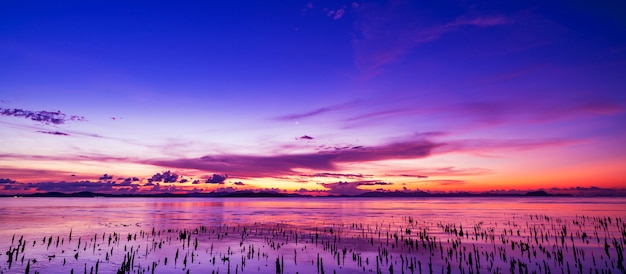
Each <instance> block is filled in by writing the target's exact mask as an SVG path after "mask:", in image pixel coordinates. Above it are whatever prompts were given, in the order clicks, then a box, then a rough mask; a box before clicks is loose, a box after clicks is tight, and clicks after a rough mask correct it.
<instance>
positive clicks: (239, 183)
mask: <svg viewBox="0 0 626 274" xmlns="http://www.w3.org/2000/svg"><path fill="white" fill-rule="evenodd" d="M233 184H235V185H237V186H244V185H246V184H244V183H242V182H234V183H233Z"/></svg>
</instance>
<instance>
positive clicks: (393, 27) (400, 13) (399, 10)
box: [353, 1, 511, 77]
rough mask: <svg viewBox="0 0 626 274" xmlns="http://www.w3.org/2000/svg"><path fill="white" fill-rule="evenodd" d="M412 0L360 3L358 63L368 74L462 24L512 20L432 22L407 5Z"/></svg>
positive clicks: (462, 18) (484, 18)
mask: <svg viewBox="0 0 626 274" xmlns="http://www.w3.org/2000/svg"><path fill="white" fill-rule="evenodd" d="M408 3H410V1H409V2H407V3H400V2H393V1H392V2H389V3H387V4H381V5H379V4H373V3H369V4H367V5H365V4H364V5H360V6H359V9H358V11H359V12H358V14H359V19H358V20H357V22H356V24H355V35H354V37H355V38H354V41H353V45H354V49H355V63H356V66H357V67H358V68H360V69H361V70H363V71H364V72H365V74H366V77H371V76H374V75H376V74H378V73H380V67H381V66H383V65H386V64H389V63H393V62H396V61H398V60H399V59H400V58H401V57H402V56H404V55H405V54H407V53H408V52H409V51H410V50H412V49H413V48H415V47H416V46H418V45H420V44H423V43H427V42H431V41H435V40H437V39H439V38H440V37H441V36H443V35H444V34H446V33H449V32H453V31H455V30H458V29H461V28H463V27H470V26H473V27H479V28H485V27H493V26H498V25H503V24H507V23H510V22H511V20H509V19H508V18H506V17H504V16H499V15H485V16H477V17H468V16H460V17H457V18H455V19H452V20H450V21H449V22H447V23H440V24H438V25H432V24H431V25H429V24H425V23H424V22H423V21H421V18H422V17H423V16H422V15H421V14H416V12H415V10H414V9H412V8H411V7H408V6H407V5H408Z"/></svg>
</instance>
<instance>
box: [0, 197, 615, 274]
mask: <svg viewBox="0 0 626 274" xmlns="http://www.w3.org/2000/svg"><path fill="white" fill-rule="evenodd" d="M0 216H2V219H1V220H0V272H2V273H24V272H25V270H26V269H27V268H28V269H29V271H30V272H31V273H34V272H35V271H40V272H41V273H70V272H71V271H72V270H73V271H74V273H83V272H84V271H86V272H87V273H90V272H91V271H92V268H93V271H94V272H93V273H95V270H96V265H97V269H98V271H99V272H100V273H111V272H115V271H117V270H119V269H124V267H127V268H130V272H133V271H134V272H135V273H136V272H137V271H140V272H145V273H151V272H152V271H153V270H154V271H155V273H171V272H181V273H186V271H188V270H189V271H190V273H206V272H209V273H210V272H211V271H216V272H217V273H229V272H230V273H253V272H254V273H276V272H277V270H281V271H282V272H283V273H296V272H299V273H321V272H322V271H324V272H325V273H332V272H333V271H336V272H337V273H375V272H377V271H381V272H385V273H390V272H394V273H402V272H404V273H412V272H413V273H420V270H421V271H422V272H424V273H428V272H429V271H430V270H431V269H432V270H433V271H434V272H437V273H440V272H442V271H444V273H445V272H447V271H448V268H450V271H451V272H455V273H456V272H466V273H471V272H478V271H480V272H510V271H516V272H525V270H529V271H530V272H532V271H537V272H538V273H545V272H547V271H550V272H561V270H563V271H564V272H567V270H568V269H571V271H572V272H578V271H579V270H581V269H582V271H583V272H589V271H590V270H591V271H593V270H595V269H597V270H600V271H601V270H608V271H612V272H619V271H621V270H622V269H621V268H620V265H623V259H621V260H620V258H623V254H621V253H620V251H619V249H620V248H621V249H622V250H623V246H624V244H626V243H625V241H626V240H625V239H626V226H625V225H624V223H623V221H624V220H625V219H626V199H624V198H571V197H562V198H550V197H547V198H537V197H532V198H411V199H409V198H17V199H14V198H3V199H0ZM461 228H462V229H464V233H463V234H462V235H460V233H459V232H460V230H461ZM70 235H71V239H70ZM79 239H80V244H79ZM605 241H606V242H605ZM252 250H254V252H253V251H252ZM176 253H178V256H176ZM75 256H77V257H75ZM9 257H11V259H9ZM127 258H128V260H127ZM130 258H132V260H131V259H130ZM166 258H167V260H168V262H167V264H166V263H165V260H166ZM277 260H278V263H277ZM125 262H126V264H125ZM155 266H156V268H155ZM548 269H549V270H548Z"/></svg>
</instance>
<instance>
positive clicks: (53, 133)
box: [37, 130, 70, 136]
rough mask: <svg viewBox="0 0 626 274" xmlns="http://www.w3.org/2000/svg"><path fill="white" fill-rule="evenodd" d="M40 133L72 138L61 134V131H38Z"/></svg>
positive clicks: (63, 133)
mask: <svg viewBox="0 0 626 274" xmlns="http://www.w3.org/2000/svg"><path fill="white" fill-rule="evenodd" d="M37 132H39V133H44V134H50V135H58V136H70V135H69V134H68V133H65V132H60V131H44V130H38V131H37Z"/></svg>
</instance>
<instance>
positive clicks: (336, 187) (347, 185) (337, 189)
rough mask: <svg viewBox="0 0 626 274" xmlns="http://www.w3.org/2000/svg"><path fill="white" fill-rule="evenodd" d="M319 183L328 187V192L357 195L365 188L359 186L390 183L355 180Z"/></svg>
mask: <svg viewBox="0 0 626 274" xmlns="http://www.w3.org/2000/svg"><path fill="white" fill-rule="evenodd" d="M319 185H321V186H323V187H324V188H326V189H328V193H330V194H336V195H358V194H361V193H364V192H366V191H367V190H364V189H361V188H359V187H360V186H377V185H380V186H386V185H392V183H387V182H379V181H356V182H336V183H319Z"/></svg>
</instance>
